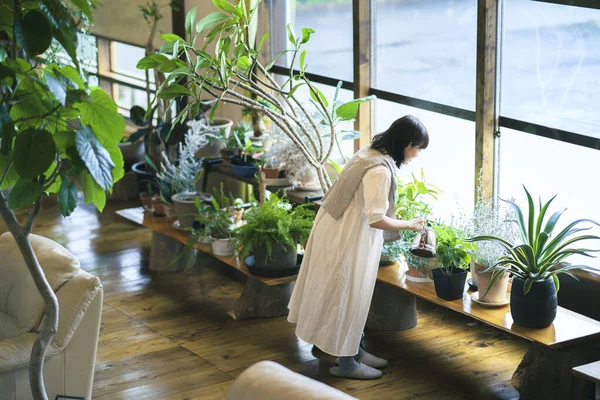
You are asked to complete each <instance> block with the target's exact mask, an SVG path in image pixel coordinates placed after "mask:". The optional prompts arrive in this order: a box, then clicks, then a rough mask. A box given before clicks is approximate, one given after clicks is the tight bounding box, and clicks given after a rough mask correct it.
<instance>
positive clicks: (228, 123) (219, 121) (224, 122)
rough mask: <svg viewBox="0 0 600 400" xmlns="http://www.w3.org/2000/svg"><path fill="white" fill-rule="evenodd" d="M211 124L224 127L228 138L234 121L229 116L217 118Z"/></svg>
mask: <svg viewBox="0 0 600 400" xmlns="http://www.w3.org/2000/svg"><path fill="white" fill-rule="evenodd" d="M210 126H212V127H215V128H220V129H224V130H225V137H226V138H228V137H229V135H230V134H231V127H232V126H233V121H232V120H230V119H228V118H215V119H214V120H213V122H212V124H210Z"/></svg>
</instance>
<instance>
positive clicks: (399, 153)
mask: <svg viewBox="0 0 600 400" xmlns="http://www.w3.org/2000/svg"><path fill="white" fill-rule="evenodd" d="M409 145H413V146H414V147H419V148H421V149H426V148H427V146H428V145H429V133H428V132H427V129H426V128H425V125H423V123H422V122H421V121H419V119H418V118H416V117H413V116H412V115H405V116H404V117H402V118H400V119H397V120H396V121H394V123H393V124H392V125H391V126H390V127H389V128H388V130H387V131H385V132H383V133H379V134H377V135H375V137H373V141H372V142H371V148H372V149H375V150H378V151H380V152H381V153H383V154H387V155H389V156H390V157H392V158H393V159H394V161H395V162H396V165H397V166H398V168H400V165H401V164H402V162H403V161H404V149H405V148H407V147H408V146H409Z"/></svg>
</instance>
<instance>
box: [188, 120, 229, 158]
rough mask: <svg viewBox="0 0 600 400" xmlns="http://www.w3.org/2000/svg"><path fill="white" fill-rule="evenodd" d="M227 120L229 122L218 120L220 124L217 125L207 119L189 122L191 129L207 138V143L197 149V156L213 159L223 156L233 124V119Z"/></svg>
mask: <svg viewBox="0 0 600 400" xmlns="http://www.w3.org/2000/svg"><path fill="white" fill-rule="evenodd" d="M227 121H228V122H227V124H225V123H221V121H217V122H219V123H220V125H217V126H214V125H213V124H210V123H209V122H208V121H205V120H193V121H188V122H187V126H188V127H189V131H191V132H192V133H193V134H195V135H201V136H204V137H205V138H206V143H205V145H204V146H202V147H201V148H200V149H198V151H196V158H208V159H213V158H220V157H221V149H222V148H223V146H224V143H225V142H226V141H227V138H228V137H229V132H230V130H231V126H230V125H229V122H231V120H227ZM231 123H233V122H231Z"/></svg>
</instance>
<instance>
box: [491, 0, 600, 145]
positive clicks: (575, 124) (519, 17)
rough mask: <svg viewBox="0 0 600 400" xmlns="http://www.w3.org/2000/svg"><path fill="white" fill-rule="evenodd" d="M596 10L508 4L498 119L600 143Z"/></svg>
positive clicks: (519, 1) (599, 13)
mask: <svg viewBox="0 0 600 400" xmlns="http://www.w3.org/2000/svg"><path fill="white" fill-rule="evenodd" d="M598 21H600V10H591V9H586V8H582V7H570V6H564V5H557V4H548V3H539V2H534V1H529V0H509V1H506V2H505V6H504V24H503V26H504V31H503V37H504V42H503V46H502V49H503V53H502V72H503V78H502V97H501V102H502V104H501V106H502V108H501V113H502V115H504V116H507V117H512V118H516V119H521V120H525V121H530V122H534V123H537V124H540V125H545V126H550V127H554V128H559V129H563V130H567V131H572V132H577V133H581V134H585V135H589V136H594V137H599V138H600V113H598V103H600V91H599V90H598V88H600V63H598V55H599V52H598V51H599V50H598V49H600V24H599V23H598Z"/></svg>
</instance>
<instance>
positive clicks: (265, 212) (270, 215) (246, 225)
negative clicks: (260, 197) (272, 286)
mask: <svg viewBox="0 0 600 400" xmlns="http://www.w3.org/2000/svg"><path fill="white" fill-rule="evenodd" d="M313 219H314V211H312V210H311V209H309V208H307V206H305V205H301V206H297V207H295V208H293V207H292V205H291V204H290V203H289V202H288V201H287V200H286V199H284V198H280V197H278V196H276V195H274V194H271V196H269V198H268V199H266V200H265V201H264V203H263V204H261V205H258V206H254V207H252V208H250V209H249V210H247V211H246V213H245V214H244V222H243V223H242V224H241V225H240V226H239V227H237V228H236V229H235V247H236V249H237V251H238V254H241V255H244V256H247V255H253V256H254V268H253V270H252V271H251V272H253V273H256V274H257V275H264V276H284V275H288V274H291V273H292V272H293V273H295V270H296V267H297V264H298V262H297V259H298V256H297V245H298V243H304V242H305V241H306V240H307V239H308V236H309V235H310V231H311V229H312V224H313ZM249 267H250V266H249Z"/></svg>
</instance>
